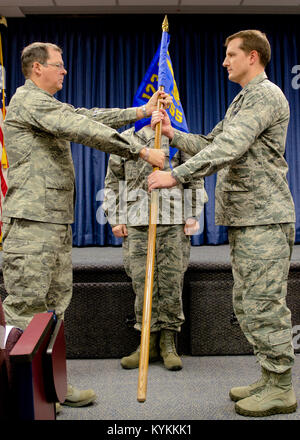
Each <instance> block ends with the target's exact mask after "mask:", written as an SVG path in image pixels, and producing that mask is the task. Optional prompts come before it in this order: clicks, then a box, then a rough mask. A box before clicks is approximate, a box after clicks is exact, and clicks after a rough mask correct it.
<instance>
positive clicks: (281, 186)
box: [171, 73, 295, 226]
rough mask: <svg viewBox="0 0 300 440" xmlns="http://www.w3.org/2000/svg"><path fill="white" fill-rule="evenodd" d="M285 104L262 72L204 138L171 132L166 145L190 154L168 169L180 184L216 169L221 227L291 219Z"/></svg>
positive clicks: (286, 112) (288, 220) (293, 216)
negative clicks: (286, 153) (190, 156)
mask: <svg viewBox="0 0 300 440" xmlns="http://www.w3.org/2000/svg"><path fill="white" fill-rule="evenodd" d="M288 123H289V105H288V102H287V100H286V98H285V96H284V94H283V93H282V91H281V90H280V88H279V87H277V86H276V85H275V84H273V83H272V82H271V81H269V80H268V79H267V76H266V74H265V73H262V74H260V75H257V76H256V77H255V78H254V79H253V80H252V81H250V82H249V83H248V84H247V85H246V86H245V87H244V88H243V89H242V90H241V91H240V93H239V94H238V95H237V96H236V97H235V99H234V100H233V102H232V103H231V105H230V107H229V108H228V110H227V112H226V115H225V118H224V120H223V121H221V122H219V124H217V126H216V127H215V128H214V129H213V131H212V132H211V133H210V134H208V135H207V136H202V135H197V134H190V133H188V134H187V133H182V132H180V131H178V130H176V131H175V135H174V138H173V140H172V142H171V145H173V146H176V147H178V148H180V149H182V150H183V151H186V152H187V153H189V154H194V156H193V157H192V158H191V159H190V160H189V161H187V162H186V163H184V164H183V165H180V166H179V167H177V168H176V169H174V171H173V175H174V177H175V178H176V179H177V180H179V181H180V182H188V181H189V180H191V179H192V178H193V175H194V173H197V175H198V176H199V175H200V176H202V177H204V176H208V175H210V174H213V173H215V172H217V171H218V178H217V185H216V191H215V194H216V206H215V222H216V224H220V225H225V226H226V225H227V226H247V225H263V224H271V223H290V222H292V223H293V222H295V209H294V203H293V199H292V196H291V193H290V190H289V187H288V183H287V179H286V173H287V171H288V166H287V163H286V161H285V159H284V152H285V142H286V133H287V128H288Z"/></svg>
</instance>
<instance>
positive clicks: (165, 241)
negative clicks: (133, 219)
mask: <svg viewBox="0 0 300 440" xmlns="http://www.w3.org/2000/svg"><path fill="white" fill-rule="evenodd" d="M127 229H128V237H126V238H125V240H124V242H123V258H124V266H125V270H126V272H127V274H128V275H129V276H130V278H131V279H132V286H133V290H134V292H135V294H136V299H135V306H134V309H135V316H136V325H135V328H136V329H137V330H140V331H141V328H142V320H143V305H144V288H145V272H146V260H147V243H148V227H144V226H139V227H128V228H127ZM189 257H190V238H189V237H188V236H186V235H185V234H184V232H183V225H171V226H170V225H157V230H156V248H155V265H154V278H153V294H152V313H151V331H159V330H161V329H162V328H164V329H169V330H173V331H180V328H181V325H182V324H183V322H184V314H183V308H182V288H183V279H184V273H185V271H186V269H187V267H188V263H189Z"/></svg>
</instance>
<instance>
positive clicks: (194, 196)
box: [102, 126, 207, 370]
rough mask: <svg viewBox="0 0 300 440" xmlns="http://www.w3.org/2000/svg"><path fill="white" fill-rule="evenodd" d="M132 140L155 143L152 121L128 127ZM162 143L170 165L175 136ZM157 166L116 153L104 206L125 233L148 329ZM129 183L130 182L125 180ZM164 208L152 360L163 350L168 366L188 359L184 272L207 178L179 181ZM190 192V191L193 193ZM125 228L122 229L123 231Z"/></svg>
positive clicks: (131, 359)
mask: <svg viewBox="0 0 300 440" xmlns="http://www.w3.org/2000/svg"><path fill="white" fill-rule="evenodd" d="M123 136H125V137H126V138H127V139H128V141H129V142H133V143H134V144H135V143H139V144H142V145H146V146H147V147H152V146H153V145H154V138H155V134H154V131H153V130H152V129H151V127H150V126H146V127H143V128H142V129H141V130H139V131H138V132H135V129H134V128H131V129H130V130H127V131H126V132H124V133H123ZM161 149H162V150H163V151H164V153H165V155H166V158H167V160H166V161H165V168H164V169H165V170H170V169H171V168H170V162H169V160H168V159H169V139H168V138H167V137H165V136H162V142H161ZM190 157H191V156H189V155H187V154H186V153H183V152H180V151H178V152H177V153H176V154H175V156H174V157H173V158H172V160H171V166H172V167H176V166H177V165H180V163H183V162H185V161H186V160H187V159H188V158H190ZM151 171H152V167H151V166H150V165H149V164H147V163H145V162H143V161H142V160H138V161H136V162H135V161H133V160H129V159H124V158H121V157H119V156H115V155H111V156H110V159H109V163H108V170H107V175H106V179H105V197H104V201H103V205H102V207H103V208H104V211H105V213H106V216H107V217H108V220H109V222H110V224H111V226H112V230H113V232H114V234H115V235H116V236H123V258H124V266H125V270H126V272H127V274H128V275H129V276H130V277H131V279H132V285H133V289H134V292H135V294H136V299H135V316H136V324H135V328H136V329H137V330H138V331H141V329H142V318H143V303H144V289H145V274H146V259H147V245H148V225H149V208H150V194H149V192H148V188H147V176H148V175H149V174H150V173H151ZM121 183H122V184H124V185H121ZM159 196H160V197H159V211H158V219H157V227H156V244H155V265H154V281H153V292H152V312H151V335H150V360H155V359H157V358H158V357H159V350H158V337H159V339H160V341H159V345H160V354H161V356H162V358H163V360H164V364H165V366H166V368H168V369H170V370H178V369H180V368H182V362H181V359H180V357H179V356H178V354H177V352H176V349H175V344H174V336H175V335H176V332H179V331H180V329H181V325H182V324H183V322H184V314H183V308H182V288H183V278H184V273H185V271H186V269H187V266H188V262H189V256H190V237H189V235H186V234H185V232H187V228H185V223H186V220H187V218H189V220H190V221H191V219H192V218H198V217H199V216H200V214H201V211H202V209H203V204H204V202H206V201H207V195H206V192H205V189H204V184H203V179H198V180H195V179H194V180H193V181H192V182H189V183H188V184H187V185H181V184H180V185H179V187H178V188H176V190H175V191H174V190H168V189H166V190H163V191H161V193H160V194H159ZM187 196H189V197H187ZM120 232H121V233H120ZM121 365H122V366H123V368H137V367H138V365H139V348H138V350H137V351H135V352H134V353H133V354H131V355H130V356H126V357H124V358H122V360H121Z"/></svg>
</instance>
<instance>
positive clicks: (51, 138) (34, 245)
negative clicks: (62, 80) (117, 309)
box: [2, 80, 143, 328]
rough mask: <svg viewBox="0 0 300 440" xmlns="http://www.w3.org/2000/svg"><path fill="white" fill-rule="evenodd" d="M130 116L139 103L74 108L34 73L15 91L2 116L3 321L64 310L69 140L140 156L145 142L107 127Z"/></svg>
mask: <svg viewBox="0 0 300 440" xmlns="http://www.w3.org/2000/svg"><path fill="white" fill-rule="evenodd" d="M135 120H136V108H132V109H125V110H121V109H91V110H87V109H84V108H79V109H75V108H74V107H72V106H71V105H68V104H64V103H61V102H60V101H58V100H57V99H55V98H54V97H53V96H52V95H51V94H49V93H48V92H46V91H44V90H42V89H40V88H39V87H37V86H36V85H35V84H34V83H33V82H32V81H31V80H26V82H25V85H24V86H22V87H19V88H18V89H17V91H16V93H15V95H14V96H13V97H12V99H11V101H10V104H9V107H8V111H7V115H6V118H5V122H4V139H5V146H6V150H7V155H8V162H9V170H8V191H7V194H6V197H5V201H4V206H3V221H4V228H3V229H4V232H3V234H4V235H3V266H2V268H3V276H4V282H5V288H6V291H7V293H8V296H7V298H6V299H5V301H4V304H3V306H4V311H5V314H6V320H7V322H8V324H10V325H15V326H17V327H20V328H25V327H26V326H27V325H28V323H29V322H30V320H31V319H32V317H33V315H34V314H35V313H40V312H46V311H47V310H55V312H56V314H57V315H58V317H59V318H63V316H64V311H65V309H66V307H67V306H68V304H69V302H70V299H71V295H72V260H71V249H72V231H71V227H70V223H73V221H74V183H75V179H74V166H73V161H72V155H71V148H70V141H72V142H77V143H82V144H85V145H88V146H90V147H94V148H96V149H100V150H102V151H105V152H108V153H118V154H121V155H123V156H125V157H127V158H130V159H134V160H137V158H138V153H139V151H140V150H141V148H143V147H142V146H141V145H137V144H134V143H133V142H132V143H129V142H128V140H127V139H125V138H123V137H122V136H121V135H120V134H119V133H118V132H117V131H115V130H113V129H112V128H110V127H114V128H118V127H120V126H122V125H126V124H128V123H130V122H133V121H135ZM104 124H106V125H104ZM109 126H110V127H109Z"/></svg>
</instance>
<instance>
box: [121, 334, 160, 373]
mask: <svg viewBox="0 0 300 440" xmlns="http://www.w3.org/2000/svg"><path fill="white" fill-rule="evenodd" d="M157 336H158V333H157V332H155V333H150V342H149V362H154V361H157V360H158V359H159V353H158V348H157ZM140 350H141V347H140V345H139V346H138V348H137V349H136V350H135V351H134V352H133V353H131V354H130V355H129V356H125V357H123V358H122V359H121V365H122V367H123V368H125V369H126V370H129V369H132V368H138V366H139V362H140Z"/></svg>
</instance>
